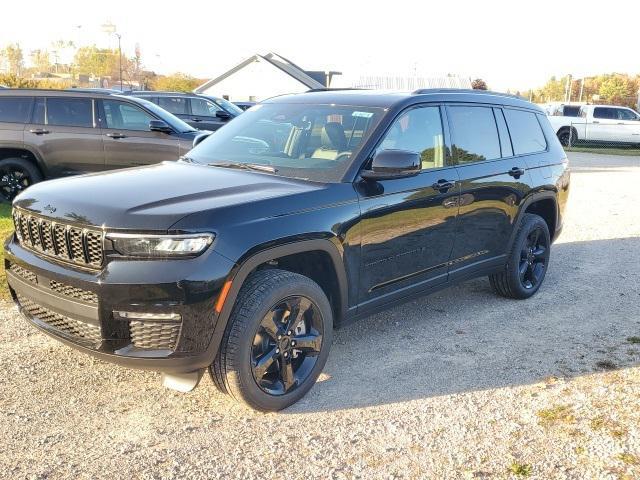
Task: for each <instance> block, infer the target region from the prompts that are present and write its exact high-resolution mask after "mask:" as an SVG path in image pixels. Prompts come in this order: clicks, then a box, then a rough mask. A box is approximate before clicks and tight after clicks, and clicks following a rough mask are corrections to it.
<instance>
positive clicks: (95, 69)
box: [73, 45, 118, 77]
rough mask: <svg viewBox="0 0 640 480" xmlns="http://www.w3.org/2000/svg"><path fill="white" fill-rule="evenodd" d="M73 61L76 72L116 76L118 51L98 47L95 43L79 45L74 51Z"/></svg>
mask: <svg viewBox="0 0 640 480" xmlns="http://www.w3.org/2000/svg"><path fill="white" fill-rule="evenodd" d="M73 63H74V64H75V68H76V71H77V73H80V74H86V75H94V76H97V77H106V76H115V77H117V76H118V51H117V50H111V49H108V48H98V47H96V46H95V45H92V46H90V47H81V48H79V49H78V51H77V52H76V54H75V56H74V58H73Z"/></svg>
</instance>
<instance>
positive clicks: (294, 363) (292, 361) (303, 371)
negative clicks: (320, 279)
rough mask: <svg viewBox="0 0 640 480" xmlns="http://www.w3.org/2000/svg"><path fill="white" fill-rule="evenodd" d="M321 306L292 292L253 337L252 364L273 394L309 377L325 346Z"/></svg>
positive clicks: (262, 384) (257, 378) (258, 378)
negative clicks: (323, 345)
mask: <svg viewBox="0 0 640 480" xmlns="http://www.w3.org/2000/svg"><path fill="white" fill-rule="evenodd" d="M322 329H323V322H322V316H321V314H320V310H319V309H318V307H317V305H315V304H314V303H313V302H312V301H311V300H310V299H309V298H306V297H303V296H293V297H289V298H286V299H284V300H283V301H281V302H279V303H278V304H276V305H274V306H273V307H272V308H271V309H270V310H269V312H268V313H267V314H266V315H265V316H264V318H263V319H262V321H261V322H260V325H259V327H258V330H257V332H256V334H255V336H254V338H253V347H252V349H251V368H252V371H253V377H254V379H255V381H256V383H257V384H258V386H259V387H260V388H261V389H262V390H263V391H264V392H266V393H268V394H270V395H282V394H285V393H289V392H291V391H293V390H294V389H295V388H297V387H298V386H299V385H301V384H302V383H304V381H305V380H306V379H307V378H308V377H309V374H310V373H311V372H312V371H313V368H314V367H315V364H316V362H317V360H318V355H319V354H320V350H321V348H322Z"/></svg>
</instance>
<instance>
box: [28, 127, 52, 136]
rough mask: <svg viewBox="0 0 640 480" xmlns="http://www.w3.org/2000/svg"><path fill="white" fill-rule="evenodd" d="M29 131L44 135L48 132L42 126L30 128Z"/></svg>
mask: <svg viewBox="0 0 640 480" xmlns="http://www.w3.org/2000/svg"><path fill="white" fill-rule="evenodd" d="M29 131H30V132H31V133H35V134H36V135H46V134H47V133H49V130H46V129H44V128H32V129H31V130H29Z"/></svg>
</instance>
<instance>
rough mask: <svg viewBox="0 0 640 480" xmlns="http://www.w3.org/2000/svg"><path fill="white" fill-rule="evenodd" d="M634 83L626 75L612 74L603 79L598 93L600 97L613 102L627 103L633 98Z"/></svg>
mask: <svg viewBox="0 0 640 480" xmlns="http://www.w3.org/2000/svg"><path fill="white" fill-rule="evenodd" d="M634 93H635V92H634V84H633V82H631V81H630V80H629V78H628V77H627V76H626V75H611V76H608V77H607V78H606V79H604V80H603V81H602V83H601V84H600V89H599V90H598V94H599V95H600V98H601V99H602V100H604V101H605V102H607V103H611V104H618V105H619V104H623V105H624V104H625V103H628V102H629V99H633V98H634V97H635V95H634Z"/></svg>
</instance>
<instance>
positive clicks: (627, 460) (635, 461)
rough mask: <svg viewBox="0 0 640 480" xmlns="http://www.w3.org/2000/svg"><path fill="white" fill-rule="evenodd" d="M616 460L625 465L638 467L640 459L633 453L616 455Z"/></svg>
mask: <svg viewBox="0 0 640 480" xmlns="http://www.w3.org/2000/svg"><path fill="white" fill-rule="evenodd" d="M618 460H620V461H621V462H622V463H624V464H626V465H640V457H638V456H637V455H634V454H633V453H621V454H620V455H618Z"/></svg>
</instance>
